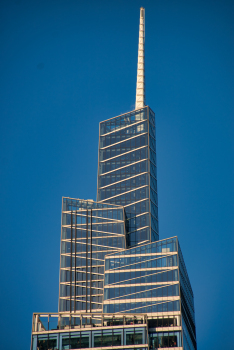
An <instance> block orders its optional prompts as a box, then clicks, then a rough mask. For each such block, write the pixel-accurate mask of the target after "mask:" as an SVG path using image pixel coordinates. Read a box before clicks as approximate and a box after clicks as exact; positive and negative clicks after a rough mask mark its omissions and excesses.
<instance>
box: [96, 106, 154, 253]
mask: <svg viewBox="0 0 234 350" xmlns="http://www.w3.org/2000/svg"><path fill="white" fill-rule="evenodd" d="M97 200H98V201H101V202H105V203H113V204H117V205H121V206H124V209H125V214H126V232H127V246H128V247H132V246H134V245H136V244H139V243H141V242H147V241H148V242H154V241H157V240H158V197H157V168H156V143H155V115H154V112H153V111H152V110H151V109H150V108H149V107H148V106H146V107H144V108H142V109H139V110H135V111H132V112H129V113H126V114H123V115H120V116H118V117H115V118H111V119H108V120H106V121H104V122H101V123H100V136H99V166H98V190H97Z"/></svg>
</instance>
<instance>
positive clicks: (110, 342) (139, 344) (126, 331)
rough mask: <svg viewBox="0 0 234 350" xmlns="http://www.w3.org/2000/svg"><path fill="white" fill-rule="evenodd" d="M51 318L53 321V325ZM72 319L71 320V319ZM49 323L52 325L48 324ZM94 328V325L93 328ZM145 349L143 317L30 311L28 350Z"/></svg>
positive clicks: (145, 339)
mask: <svg viewBox="0 0 234 350" xmlns="http://www.w3.org/2000/svg"><path fill="white" fill-rule="evenodd" d="M53 319H56V320H57V327H56V328H53V327H54V321H53ZM74 319H75V321H74ZM51 323H52V326H51ZM97 325H98V328H94V327H97ZM124 346H126V347H127V348H129V347H130V348H131V349H144V350H146V349H148V332H147V316H146V315H144V314H139V315H138V316H137V317H136V316H135V315H134V316H133V315H128V316H126V315H119V316H118V315H113V314H108V315H104V314H96V315H95V316H92V315H90V314H80V315H79V316H77V315H74V316H71V315H70V316H69V315H66V316H65V315H61V314H49V315H48V314H34V315H33V336H32V347H31V350H49V349H50V350H52V349H53V350H56V349H59V350H62V349H83V348H97V349H98V348H99V349H103V348H104V349H106V350H109V349H108V347H111V349H115V348H117V349H121V347H123V349H124Z"/></svg>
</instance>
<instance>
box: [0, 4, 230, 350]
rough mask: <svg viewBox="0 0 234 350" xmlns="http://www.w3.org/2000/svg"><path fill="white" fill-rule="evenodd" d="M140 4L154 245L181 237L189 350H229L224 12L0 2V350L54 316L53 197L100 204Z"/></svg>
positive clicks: (125, 100)
mask: <svg viewBox="0 0 234 350" xmlns="http://www.w3.org/2000/svg"><path fill="white" fill-rule="evenodd" d="M141 6H144V7H145V9H146V52H145V54H146V59H145V62H146V103H147V104H148V105H149V106H150V107H151V108H152V109H153V110H154V112H155V113H156V122H157V141H156V143H157V163H158V192H159V229H160V238H161V239H163V238H166V237H171V236H175V235H177V236H178V237H179V241H180V245H181V248H182V251H183V255H184V259H185V262H186V266H187V270H188V273H189V276H190V280H191V283H192V287H193V291H194V294H195V311H196V325H197V340H198V349H199V350H207V349H212V350H216V349H224V348H228V349H231V348H233V339H232V338H233V337H232V336H231V334H232V333H233V316H232V313H233V287H234V283H233V259H232V256H233V243H234V242H233V228H234V225H233V224H234V223H233V199H234V198H233V197H234V196H233V194H234V188H233V150H234V147H233V146H234V145H233V136H234V135H233V114H234V102H233V93H234V84H233V81H234V66H233V62H234V21H233V15H234V3H233V2H232V1H227V0H222V1H216V0H213V1H208V0H203V1H201V0H198V1H191V0H187V1H183V0H178V1H172V0H163V1H162V0H157V1H153V0H145V1H144V0H141V1H138V0H134V1H122V0H118V1H116V0H112V1H103V0H100V1H92V0H86V1H79V0H76V1H75V0H67V1H64V0H63V1H62V0H56V1H55V0H54V1H53V0H47V1H44V0H40V1H39V0H35V1H27V0H25V1H24V0H15V1H11V0H8V1H6V0H5V1H4V0H2V1H1V4H0V13H1V15H0V16H1V18H0V19H1V20H0V47H1V52H0V59H1V61H0V62H1V65H0V74H1V82H0V116H1V138H0V143H1V154H0V162H1V172H0V174H1V175H0V176H1V178H0V183H1V185H0V186H1V216H2V220H1V221H2V226H1V245H0V259H1V289H0V295H1V298H0V303H1V305H0V309H1V318H0V329H1V336H0V348H1V349H3V348H5V349H8V350H13V349H16V348H17V350H25V349H29V346H30V332H31V321H32V313H33V312H48V311H50V312H56V311H57V306H58V281H59V252H60V222H61V199H62V196H70V197H73V198H84V199H90V198H93V199H96V181H97V179H96V176H97V161H98V128H99V122H100V121H102V120H105V119H108V118H111V117H114V116H117V115H119V114H121V113H124V112H128V111H130V110H132V109H134V103H135V86H136V67H137V45H138V27H139V8H140V7H141Z"/></svg>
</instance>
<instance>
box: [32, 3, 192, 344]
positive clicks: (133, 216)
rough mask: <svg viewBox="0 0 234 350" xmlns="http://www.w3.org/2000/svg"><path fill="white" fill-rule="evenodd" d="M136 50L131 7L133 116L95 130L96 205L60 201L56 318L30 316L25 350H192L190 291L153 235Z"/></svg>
mask: <svg viewBox="0 0 234 350" xmlns="http://www.w3.org/2000/svg"><path fill="white" fill-rule="evenodd" d="M144 45H145V10H144V9H143V8H141V9H140V28H139V46H138V67H137V87H136V106H135V110H134V111H131V112H129V113H125V114H123V115H120V116H117V117H113V118H110V119H108V120H106V121H103V122H101V123H100V128H99V162H98V188H97V201H96V202H95V201H93V200H82V199H73V198H65V197H64V198H63V200H62V230H61V259H60V282H59V310H58V313H57V314H52V313H49V314H37V313H35V314H33V329H32V344H31V350H37V349H40V350H42V349H43V350H48V349H79V348H89V347H91V348H95V349H107V350H109V348H110V347H111V348H112V349H128V348H129V349H134V348H137V349H148V348H149V347H150V348H154V349H155V348H169V347H170V348H177V349H196V331H195V317H194V302H193V292H192V288H191V285H190V282H189V278H188V274H187V271H186V267H185V264H184V260H183V256H182V253H181V249H180V246H179V242H178V239H177V237H172V238H168V239H166V240H161V241H159V236H158V199H157V170H156V169H157V168H156V146H155V144H156V143H155V115H154V112H153V111H152V110H151V109H150V107H149V106H145V87H144V80H145V79H144ZM94 327H95V328H94Z"/></svg>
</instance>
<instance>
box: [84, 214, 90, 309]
mask: <svg viewBox="0 0 234 350" xmlns="http://www.w3.org/2000/svg"><path fill="white" fill-rule="evenodd" d="M88 215H89V212H88V209H87V211H86V301H85V310H86V312H87V299H88V293H87V290H88V222H89V219H88Z"/></svg>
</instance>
